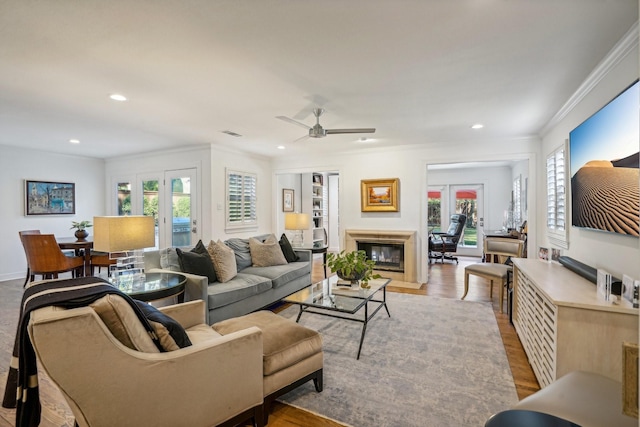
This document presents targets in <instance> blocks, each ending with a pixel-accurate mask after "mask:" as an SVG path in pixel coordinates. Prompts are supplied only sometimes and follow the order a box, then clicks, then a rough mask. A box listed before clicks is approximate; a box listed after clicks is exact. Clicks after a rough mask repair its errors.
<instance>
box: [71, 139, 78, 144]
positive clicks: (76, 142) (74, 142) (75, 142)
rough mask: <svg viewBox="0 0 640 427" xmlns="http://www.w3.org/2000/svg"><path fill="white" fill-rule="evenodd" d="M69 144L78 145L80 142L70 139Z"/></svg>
mask: <svg viewBox="0 0 640 427" xmlns="http://www.w3.org/2000/svg"><path fill="white" fill-rule="evenodd" d="M69 142H70V143H72V144H80V140H79V139H70V140H69Z"/></svg>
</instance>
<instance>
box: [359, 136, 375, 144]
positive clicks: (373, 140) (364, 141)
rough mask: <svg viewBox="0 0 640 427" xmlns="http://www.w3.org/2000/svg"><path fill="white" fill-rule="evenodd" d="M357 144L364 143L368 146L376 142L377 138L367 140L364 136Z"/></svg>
mask: <svg viewBox="0 0 640 427" xmlns="http://www.w3.org/2000/svg"><path fill="white" fill-rule="evenodd" d="M357 142H362V143H366V144H368V143H370V142H376V139H375V138H367V137H366V136H363V137H360V138H358V141H357Z"/></svg>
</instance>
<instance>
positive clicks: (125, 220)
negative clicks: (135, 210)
mask: <svg viewBox="0 0 640 427" xmlns="http://www.w3.org/2000/svg"><path fill="white" fill-rule="evenodd" d="M155 234H156V233H155V221H154V219H153V217H152V216H143V215H134V216H94V217H93V248H94V249H95V250H96V251H102V252H119V251H131V250H135V249H144V248H150V247H153V246H155V244H156V235H155Z"/></svg>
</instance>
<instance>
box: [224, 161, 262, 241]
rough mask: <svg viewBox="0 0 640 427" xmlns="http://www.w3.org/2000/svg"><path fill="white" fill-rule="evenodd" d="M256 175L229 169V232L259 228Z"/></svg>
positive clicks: (227, 225) (227, 227) (227, 226)
mask: <svg viewBox="0 0 640 427" xmlns="http://www.w3.org/2000/svg"><path fill="white" fill-rule="evenodd" d="M257 190H258V179H257V176H256V174H253V173H247V172H239V171H234V170H230V169H227V200H226V201H227V224H226V229H227V230H240V229H242V230H245V229H252V228H257V226H258V210H257Z"/></svg>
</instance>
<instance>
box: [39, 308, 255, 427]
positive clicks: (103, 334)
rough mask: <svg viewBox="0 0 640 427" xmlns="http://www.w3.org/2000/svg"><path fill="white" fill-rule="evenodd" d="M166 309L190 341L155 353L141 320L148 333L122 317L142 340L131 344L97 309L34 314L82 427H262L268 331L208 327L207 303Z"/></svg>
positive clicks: (43, 352) (42, 350)
mask: <svg viewBox="0 0 640 427" xmlns="http://www.w3.org/2000/svg"><path fill="white" fill-rule="evenodd" d="M117 298H119V297H117ZM127 307H128V308H129V309H130V310H131V307H130V306H127ZM161 310H162V311H163V312H164V313H165V314H167V315H169V316H171V317H173V318H174V319H175V320H177V321H178V322H179V323H180V324H181V325H182V326H183V327H184V328H185V329H186V331H187V334H188V335H189V338H190V340H191V342H192V343H193V345H192V346H189V347H186V348H182V349H179V350H175V351H171V352H166V353H160V352H153V350H154V346H153V344H152V341H151V338H149V336H148V335H147V334H146V332H144V328H142V325H141V324H140V322H139V321H138V322H137V326H139V328H142V331H143V332H140V330H138V329H137V328H136V324H135V322H123V323H124V328H125V329H127V331H126V333H127V334H128V335H129V338H131V339H132V340H133V341H138V343H134V345H133V346H131V343H129V344H128V345H129V347H128V346H126V345H124V344H122V342H121V341H120V340H119V339H118V338H116V336H114V333H115V334H116V335H118V332H117V331H115V330H114V327H113V325H112V324H109V322H107V323H105V322H104V321H103V319H104V316H103V317H101V315H98V313H97V312H96V310H94V308H92V307H81V308H75V309H69V310H65V309H62V308H57V307H46V308H42V309H39V310H36V311H34V312H33V313H32V315H31V320H30V322H29V327H28V331H29V335H30V337H31V340H32V342H33V346H34V348H35V351H36V354H37V357H38V359H39V361H40V362H41V365H40V366H41V367H42V368H43V369H45V370H46V372H47V373H48V374H49V376H50V377H51V378H52V380H53V381H54V382H55V383H56V384H57V385H58V386H59V387H60V390H61V391H62V393H63V395H64V397H65V398H66V400H67V402H68V403H69V406H70V407H71V410H72V411H73V413H74V415H75V417H76V421H77V423H78V425H79V426H92V427H97V426H106V427H111V426H121V427H122V426H136V427H139V426H154V427H157V426H167V427H175V426H191V427H197V426H216V425H229V426H231V425H235V424H237V423H239V422H241V421H244V420H247V419H249V418H253V422H254V425H258V426H262V425H263V409H262V403H263V374H262V363H263V360H262V332H261V331H260V330H259V329H258V328H255V327H253V328H248V329H244V330H241V331H238V332H235V333H230V334H227V335H225V336H221V335H220V334H218V333H217V332H215V331H214V330H213V329H211V327H209V326H208V325H207V324H206V320H205V308H204V302H202V301H192V302H188V303H184V304H177V305H173V306H168V307H163V308H161ZM131 313H133V310H131ZM131 313H129V314H125V316H124V317H125V318H126V316H128V315H131ZM133 316H135V314H133ZM118 317H120V314H118ZM136 320H137V319H136ZM107 325H108V326H107ZM145 339H146V340H148V341H149V342H144V341H145ZM140 342H141V344H140ZM130 347H134V348H148V349H150V350H147V351H140V350H139V349H138V350H136V349H133V348H130ZM156 351H157V349H156Z"/></svg>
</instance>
